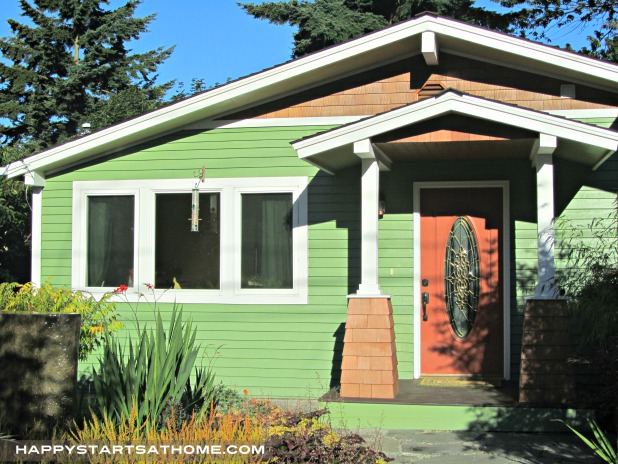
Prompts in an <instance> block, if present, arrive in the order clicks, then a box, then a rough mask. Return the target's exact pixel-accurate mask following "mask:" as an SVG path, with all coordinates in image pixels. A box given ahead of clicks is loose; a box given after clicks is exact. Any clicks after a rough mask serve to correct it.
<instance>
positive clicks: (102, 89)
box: [0, 0, 172, 152]
mask: <svg viewBox="0 0 618 464" xmlns="http://www.w3.org/2000/svg"><path fill="white" fill-rule="evenodd" d="M5 1H6V0H5ZM140 1H141V0H128V1H127V3H126V4H125V5H123V6H121V7H119V8H117V9H114V10H110V9H105V8H104V6H107V5H108V4H109V1H108V0H19V3H20V7H21V10H22V16H24V17H27V18H28V19H29V21H28V24H22V23H19V22H17V21H15V20H12V19H10V20H9V21H8V22H9V25H10V27H11V30H12V33H13V35H12V36H11V37H7V38H2V39H0V53H1V56H2V60H0V118H1V119H0V143H1V144H3V145H18V144H19V145H26V150H25V152H33V151H38V150H41V149H45V148H47V147H49V146H51V145H55V144H58V143H62V142H64V141H66V140H67V139H69V138H70V137H72V136H74V135H76V134H77V133H78V130H79V127H80V124H81V123H83V122H90V119H91V118H92V119H93V121H95V123H94V124H92V126H93V127H92V129H99V128H101V127H103V126H105V125H109V124H113V123H117V122H119V121H120V120H123V119H127V118H130V117H132V116H135V115H137V114H140V113H141V112H142V111H143V110H144V109H151V108H152V107H155V106H157V105H158V104H160V102H161V99H162V97H163V94H164V93H165V91H166V90H167V89H168V88H169V86H170V85H171V83H170V84H165V85H163V86H155V84H154V78H155V77H156V76H153V73H154V72H155V71H156V69H157V66H158V65H159V64H160V63H161V62H163V61H164V60H165V59H166V58H167V57H168V56H169V55H170V54H171V52H172V49H163V48H158V49H156V50H152V51H149V52H146V53H131V52H130V50H129V49H127V46H126V45H127V42H129V41H130V40H135V39H138V38H139V36H140V35H141V34H142V33H143V32H146V30H147V26H148V24H149V23H150V22H151V21H152V20H153V19H154V15H150V16H146V17H144V18H135V17H134V14H135V9H136V8H137V6H138V5H139V3H140ZM127 95H129V96H131V98H129V99H125V98H122V97H121V98H119V96H127ZM136 101H139V102H140V104H139V105H136V106H133V105H132V103H135V102H136ZM123 102H126V103H123ZM110 110H113V111H110Z"/></svg>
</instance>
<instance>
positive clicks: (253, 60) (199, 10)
mask: <svg viewBox="0 0 618 464" xmlns="http://www.w3.org/2000/svg"><path fill="white" fill-rule="evenodd" d="M0 1H1V2H2V10H1V11H0V36H2V37H5V36H7V35H10V32H11V31H10V28H9V26H8V24H7V22H6V20H7V19H8V18H12V19H16V20H18V21H20V20H21V17H20V16H19V14H20V9H19V2H18V0H0ZM236 1H237V0H206V1H205V0H143V3H142V4H141V5H140V6H139V8H138V11H137V14H138V15H139V16H146V15H148V14H151V13H157V18H156V19H155V21H153V22H152V23H151V25H150V32H149V33H147V34H144V35H143V36H142V37H141V38H140V39H139V41H137V42H134V43H132V46H133V48H134V50H136V51H145V50H150V49H153V48H157V47H159V46H164V47H169V46H172V45H176V49H175V51H174V53H173V55H172V56H171V58H169V59H168V60H167V61H166V62H165V63H164V64H163V65H161V67H160V68H159V82H167V81H169V80H174V79H175V80H177V81H179V82H186V83H189V82H190V81H191V79H192V78H202V79H204V80H205V82H206V84H207V85H213V84H215V83H216V82H218V83H224V82H225V81H226V80H227V79H228V78H232V79H235V78H238V77H241V76H245V75H247V74H251V73H253V72H256V71H260V70H262V69H265V68H268V67H271V66H273V65H276V64H279V63H282V62H284V61H287V60H289V59H290V57H291V54H292V33H293V29H292V28H290V27H285V26H277V25H273V24H269V23H268V22H266V21H260V20H257V19H254V18H253V17H251V16H249V15H247V14H245V13H244V12H243V10H241V8H240V7H238V6H237V5H236ZM254 2H256V3H260V2H261V0H257V1H256V0H254ZM123 3H125V2H123V1H122V0H111V1H110V5H111V6H112V7H117V6H119V5H121V4H123ZM476 4H477V5H478V6H485V7H486V8H487V9H496V8H497V4H495V3H493V2H491V0H480V1H477V3H476ZM584 35H585V34H582V33H581V31H578V30H575V31H571V32H570V33H569V36H568V37H560V36H564V33H563V32H559V33H558V34H556V37H555V42H556V44H563V43H565V42H567V41H570V42H571V43H573V44H575V43H579V44H581V43H582V42H581V40H580V41H579V42H577V40H575V39H576V38H577V36H580V37H581V38H582V39H583V38H584ZM567 39H569V40H567Z"/></svg>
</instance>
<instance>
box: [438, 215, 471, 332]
mask: <svg viewBox="0 0 618 464" xmlns="http://www.w3.org/2000/svg"><path fill="white" fill-rule="evenodd" d="M444 289H445V296H446V311H447V313H448V317H449V320H450V322H451V327H452V329H453V332H454V333H455V336H456V337H457V338H462V339H463V338H466V337H467V336H468V335H469V334H470V332H471V331H472V328H473V327H474V320H475V318H476V313H477V310H478V302H479V252H478V245H477V240H476V236H475V234H474V229H473V228H472V224H470V221H469V220H468V219H467V218H465V217H463V216H460V217H458V218H457V219H455V222H453V226H452V227H451V231H450V232H449V236H448V240H447V242H446V259H445V262H444Z"/></svg>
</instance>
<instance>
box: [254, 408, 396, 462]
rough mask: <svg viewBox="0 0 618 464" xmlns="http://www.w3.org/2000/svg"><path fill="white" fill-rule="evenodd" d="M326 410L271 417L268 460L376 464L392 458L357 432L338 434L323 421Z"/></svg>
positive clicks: (267, 446) (286, 413)
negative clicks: (372, 446)
mask: <svg viewBox="0 0 618 464" xmlns="http://www.w3.org/2000/svg"><path fill="white" fill-rule="evenodd" d="M326 414H328V409H321V410H319V411H313V412H309V413H298V412H285V413H283V414H282V415H280V416H279V417H278V418H276V419H275V420H273V422H272V423H271V427H270V429H269V432H268V434H269V438H268V440H267V441H266V456H265V458H266V459H267V460H269V461H274V462H285V463H306V462H314V463H349V464H358V463H361V464H369V463H371V464H376V463H380V462H388V461H392V459H391V458H388V457H387V456H386V455H385V454H384V453H382V452H378V451H374V450H372V449H371V448H369V447H368V446H366V444H365V440H364V439H363V438H362V437H360V436H359V435H356V434H345V435H339V434H337V433H335V432H334V431H333V430H332V428H331V426H330V425H329V424H326V423H324V422H322V421H321V420H320V419H321V418H322V416H324V415H326Z"/></svg>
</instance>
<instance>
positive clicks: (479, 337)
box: [419, 188, 504, 378]
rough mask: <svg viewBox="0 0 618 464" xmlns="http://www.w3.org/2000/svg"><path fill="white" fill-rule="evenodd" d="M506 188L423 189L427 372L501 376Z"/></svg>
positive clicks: (423, 331)
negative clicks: (503, 202)
mask: <svg viewBox="0 0 618 464" xmlns="http://www.w3.org/2000/svg"><path fill="white" fill-rule="evenodd" d="M502 227H503V226H502V189H501V188H439V189H423V190H421V301H420V302H419V304H420V305H421V312H422V314H421V321H420V324H421V375H460V376H469V375H474V376H479V377H486V378H490V377H491V378H496V377H500V378H502V377H503V375H504V368H503V365H504V355H503V352H504V351H503V350H504V340H503V337H504V327H503V296H502V279H503V276H502V256H501V251H502V240H503V234H502Z"/></svg>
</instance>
